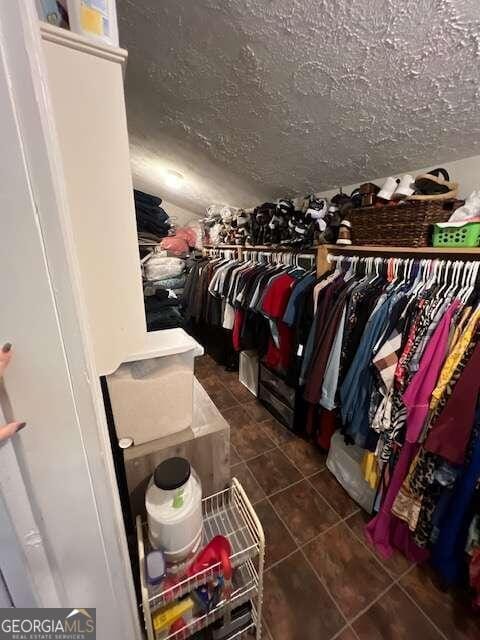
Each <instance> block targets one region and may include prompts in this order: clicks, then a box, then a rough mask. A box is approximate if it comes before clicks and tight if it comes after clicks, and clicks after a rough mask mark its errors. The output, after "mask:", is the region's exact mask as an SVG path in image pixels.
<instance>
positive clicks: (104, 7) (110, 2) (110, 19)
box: [67, 0, 118, 47]
mask: <svg viewBox="0 0 480 640" xmlns="http://www.w3.org/2000/svg"><path fill="white" fill-rule="evenodd" d="M67 8H68V20H69V23H70V29H71V30H72V31H74V32H75V33H78V34H79V35H81V36H86V37H87V38H93V39H94V40H97V41H100V42H104V43H105V44H110V45H113V46H114V47H118V26H117V9H116V6H115V0H67Z"/></svg>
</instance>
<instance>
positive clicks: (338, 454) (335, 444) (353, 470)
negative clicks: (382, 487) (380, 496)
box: [327, 431, 376, 513]
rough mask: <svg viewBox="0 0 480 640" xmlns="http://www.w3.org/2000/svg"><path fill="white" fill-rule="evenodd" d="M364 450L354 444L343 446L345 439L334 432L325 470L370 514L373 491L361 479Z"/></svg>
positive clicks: (363, 479) (373, 496)
mask: <svg viewBox="0 0 480 640" xmlns="http://www.w3.org/2000/svg"><path fill="white" fill-rule="evenodd" d="M364 454H365V449H362V448H361V447H357V445H354V444H351V445H349V444H345V439H344V437H343V436H342V434H341V433H340V431H336V432H335V433H334V434H333V437H332V440H331V442H330V450H329V452H328V457H327V468H328V469H329V470H330V471H331V472H332V473H333V475H334V476H335V478H336V479H337V480H338V482H339V483H340V484H341V485H342V487H343V488H344V489H345V491H346V492H347V493H348V495H349V496H350V497H351V498H352V499H353V500H355V502H356V503H357V504H359V505H360V506H361V507H362V508H363V509H365V511H367V512H368V513H371V512H372V509H373V503H374V501H375V493H376V492H375V489H372V488H371V486H370V485H369V484H368V482H367V481H366V480H365V478H364V477H363V473H362V459H363V456H364Z"/></svg>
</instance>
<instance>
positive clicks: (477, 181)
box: [318, 156, 480, 198]
mask: <svg viewBox="0 0 480 640" xmlns="http://www.w3.org/2000/svg"><path fill="white" fill-rule="evenodd" d="M438 166H441V167H443V168H444V169H446V170H447V171H448V173H449V174H450V180H454V181H456V182H458V183H459V185H460V192H459V197H460V198H466V197H467V196H468V195H469V194H470V193H471V192H472V191H474V190H475V189H480V156H472V157H471V158H464V159H463V160H455V161H454V162H446V163H443V164H441V165H436V164H432V165H430V166H429V167H423V168H421V169H411V170H409V171H405V172H404V173H411V174H412V175H413V176H414V177H415V176H416V175H418V174H419V173H425V172H426V171H430V170H431V169H436V168H437V167H438ZM401 175H402V174H399V176H398V177H400V176H401ZM384 180H385V177H383V178H373V179H371V180H370V182H374V183H375V184H378V185H379V186H381V185H382V184H383V182H384ZM363 182H367V180H363ZM359 184H360V183H356V184H349V185H347V186H342V188H343V191H344V192H345V193H347V194H350V193H351V192H352V191H353V190H354V189H355V188H356V187H358V186H359ZM339 187H340V185H339ZM336 193H338V189H330V190H329V191H322V192H320V193H318V195H319V196H322V197H324V198H331V197H332V196H334V195H335V194H336Z"/></svg>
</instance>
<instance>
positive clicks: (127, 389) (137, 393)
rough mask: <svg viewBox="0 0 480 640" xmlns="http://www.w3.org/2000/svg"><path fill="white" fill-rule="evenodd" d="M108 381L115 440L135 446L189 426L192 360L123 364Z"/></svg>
mask: <svg viewBox="0 0 480 640" xmlns="http://www.w3.org/2000/svg"><path fill="white" fill-rule="evenodd" d="M107 379H108V389H109V392H110V401H111V404H112V411H113V417H114V420H115V428H116V431H117V436H118V438H132V439H133V442H134V444H136V445H138V444H142V443H144V442H149V441H150V440H155V439H156V438H161V437H163V436H167V435H170V434H172V433H176V432H177V431H182V430H183V429H186V428H187V427H190V426H191V424H192V414H193V356H189V355H188V354H178V355H173V356H164V357H161V358H150V359H148V360H137V361H134V362H126V363H124V364H122V365H121V366H120V367H119V368H118V369H117V371H115V373H113V374H112V375H110V376H108V378H107Z"/></svg>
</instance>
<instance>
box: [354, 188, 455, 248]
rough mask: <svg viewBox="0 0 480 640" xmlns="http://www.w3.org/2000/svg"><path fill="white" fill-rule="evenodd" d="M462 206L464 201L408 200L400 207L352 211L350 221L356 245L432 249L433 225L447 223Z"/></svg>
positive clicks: (367, 208)
mask: <svg viewBox="0 0 480 640" xmlns="http://www.w3.org/2000/svg"><path fill="white" fill-rule="evenodd" d="M462 204H463V201H462V200H444V201H435V200H421V201H412V200H408V201H404V202H403V203H402V204H398V205H388V206H385V207H366V208H363V209H352V210H351V211H349V213H348V218H349V219H350V221H351V223H352V239H353V244H357V245H386V246H389V247H428V246H431V239H432V225H433V224H434V223H435V222H446V221H447V220H448V219H449V218H450V216H451V215H452V212H453V211H455V209H457V208H458V207H460V206H461V205H462Z"/></svg>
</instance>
